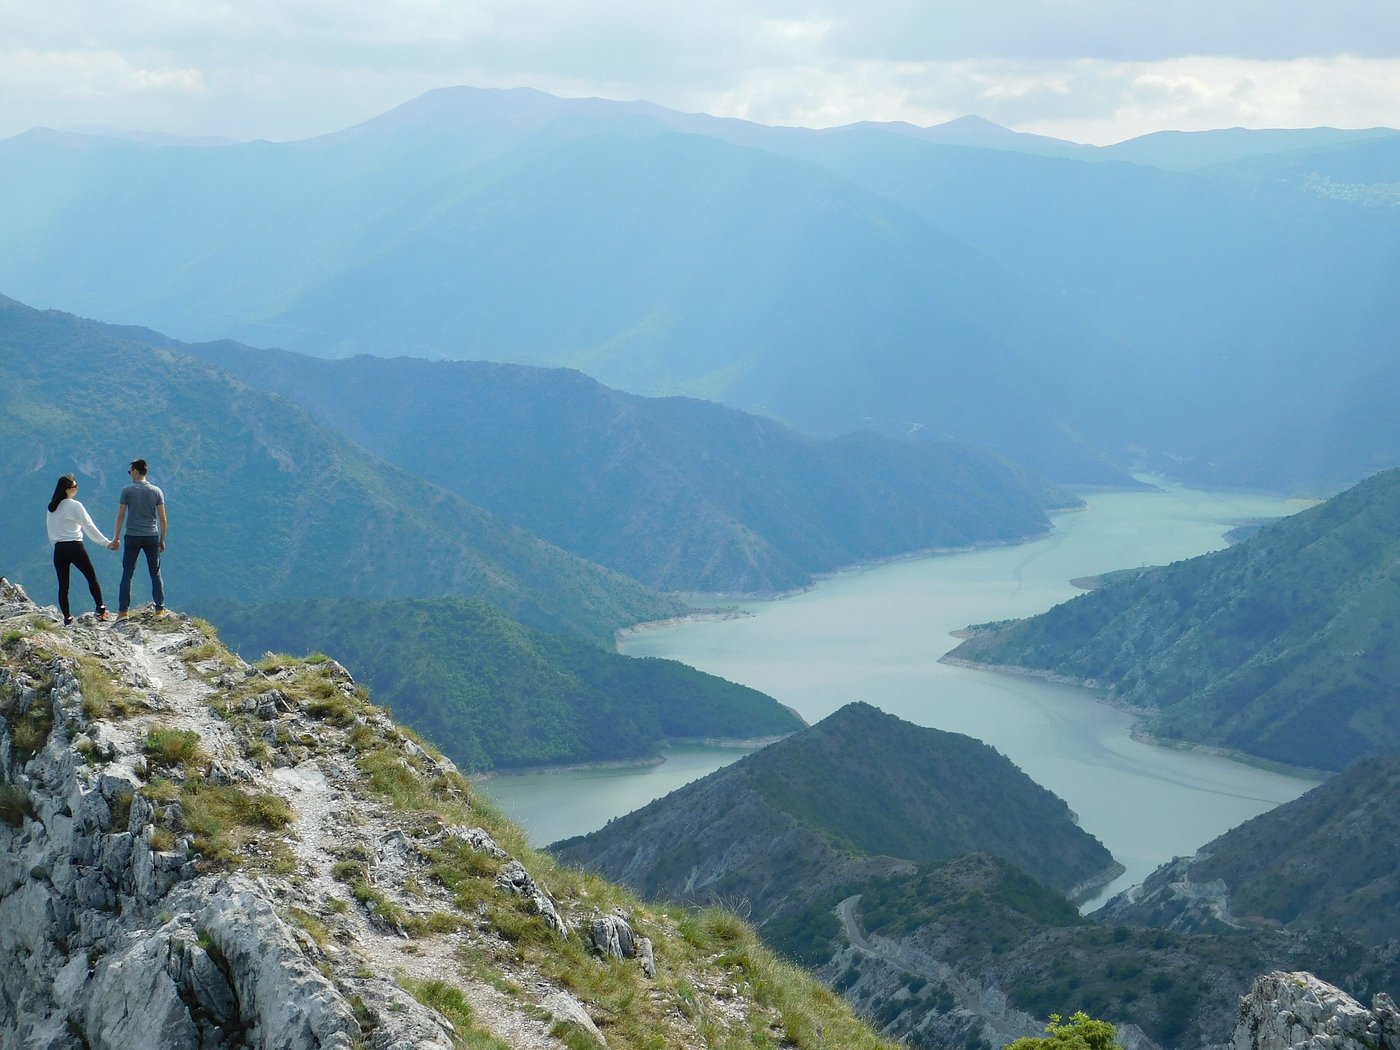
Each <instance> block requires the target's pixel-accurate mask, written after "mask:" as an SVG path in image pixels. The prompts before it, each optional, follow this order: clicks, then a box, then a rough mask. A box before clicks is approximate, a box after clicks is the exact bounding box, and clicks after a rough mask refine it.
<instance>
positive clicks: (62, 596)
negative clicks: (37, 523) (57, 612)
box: [53, 540, 102, 620]
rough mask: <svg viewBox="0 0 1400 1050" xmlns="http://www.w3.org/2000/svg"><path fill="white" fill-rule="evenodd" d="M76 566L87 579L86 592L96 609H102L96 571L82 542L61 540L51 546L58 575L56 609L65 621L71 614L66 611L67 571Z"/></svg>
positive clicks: (99, 585)
mask: <svg viewBox="0 0 1400 1050" xmlns="http://www.w3.org/2000/svg"><path fill="white" fill-rule="evenodd" d="M74 565H76V566H77V567H78V571H79V572H80V573H82V574H83V575H84V576H85V577H87V583H88V590H89V591H91V592H92V600H93V601H95V602H96V603H97V608H98V609H101V608H102V585H101V584H99V583H98V582H97V571H96V570H95V569H93V567H92V559H91V558H89V557H88V552H87V548H86V547H85V546H83V541H82V540H63V541H61V542H59V543H55V544H54V545H53V567H54V571H55V572H57V573H58V607H59V608H60V609H61V610H62V611H63V618H64V619H65V620H66V619H68V618H69V617H70V616H72V615H73V614H72V613H71V612H69V611H68V570H69V568H70V567H71V566H74Z"/></svg>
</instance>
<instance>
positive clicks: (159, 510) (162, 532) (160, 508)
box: [156, 503, 170, 550]
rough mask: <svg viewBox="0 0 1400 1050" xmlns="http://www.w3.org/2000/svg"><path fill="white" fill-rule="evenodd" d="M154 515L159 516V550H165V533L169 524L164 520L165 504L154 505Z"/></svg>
mask: <svg viewBox="0 0 1400 1050" xmlns="http://www.w3.org/2000/svg"><path fill="white" fill-rule="evenodd" d="M156 513H157V514H159V515H160V549H161V550H165V533H166V530H167V529H169V527H170V526H169V524H168V523H167V522H166V520H165V504H164V503H157V504H156Z"/></svg>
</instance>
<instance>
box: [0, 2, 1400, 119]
mask: <svg viewBox="0 0 1400 1050" xmlns="http://www.w3.org/2000/svg"><path fill="white" fill-rule="evenodd" d="M459 84H464V85H471V86H475V87H533V88H539V89H541V90H544V91H549V92H552V93H554V94H558V95H566V96H601V97H604V98H612V99H623V100H630V99H645V100H647V101H650V102H655V103H658V104H660V105H663V106H668V107H671V108H673V109H680V110H686V111H700V112H707V113H715V114H720V115H724V116H735V117H744V118H747V119H750V120H756V121H761V122H763V123H766V124H798V125H806V126H810V127H828V126H832V125H836V124H846V123H851V122H853V121H857V120H907V121H911V122H913V123H917V124H922V125H928V124H937V123H941V122H943V121H945V120H951V119H952V118H954V117H959V116H964V115H966V114H971V113H975V114H978V115H980V116H983V117H986V118H987V119H989V120H993V121H996V122H997V123H999V124H1004V125H1006V126H1008V127H1011V128H1014V129H1016V130H1019V131H1033V132H1038V133H1041V134H1047V135H1054V136H1057V137H1060V138H1067V139H1072V140H1074V141H1079V142H1095V143H1109V142H1117V141H1121V140H1123V139H1126V138H1131V137H1133V136H1135V135H1141V134H1145V133H1147V132H1150V131H1157V130H1162V129H1167V128H1176V129H1184V130H1198V129H1204V128H1216V127H1234V126H1244V127H1311V126H1316V125H1331V126H1334V127H1353V128H1354V127H1372V126H1377V125H1383V126H1387V127H1394V128H1400V0H1152V2H1145V0H702V2H699V3H695V2H687V3H677V2H675V0H586V2H579V0H456V2H453V0H226V2H202V0H0V137H7V136H9V135H13V134H16V133H18V132H21V131H24V130H26V129H28V128H30V127H34V126H36V125H42V126H47V127H74V126H91V125H107V126H115V127H120V128H131V129H141V130H149V131H160V132H169V133H174V134H182V135H223V136H231V137H235V138H258V137H261V138H270V139H293V138H303V137H307V136H311V135H316V134H321V133H324V132H328V131H334V130H337V129H339V128H342V127H346V126H348V125H351V124H354V123H358V122H359V121H361V120H365V119H367V118H369V117H371V116H374V115H376V114H378V113H381V112H383V111H384V110H387V109H390V108H392V107H393V106H395V105H398V104H399V103H402V102H406V101H407V100H409V99H410V98H413V97H414V96H416V95H419V94H421V93H422V92H424V91H427V90H429V89H431V88H437V87H447V86H452V85H459Z"/></svg>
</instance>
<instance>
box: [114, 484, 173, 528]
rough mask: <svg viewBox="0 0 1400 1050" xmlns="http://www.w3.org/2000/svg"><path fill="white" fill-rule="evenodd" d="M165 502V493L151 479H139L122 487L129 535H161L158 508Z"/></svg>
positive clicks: (122, 498)
mask: <svg viewBox="0 0 1400 1050" xmlns="http://www.w3.org/2000/svg"><path fill="white" fill-rule="evenodd" d="M164 502H165V493H163V492H161V490H160V489H158V488H156V487H155V486H154V485H152V484H151V483H150V482H149V481H137V482H135V483H133V484H131V485H128V486H127V487H126V488H124V489H122V494H121V505H122V506H123V507H125V508H126V534H127V535H128V536H159V535H160V518H159V516H158V515H157V514H156V508H157V507H159V506H160V505H161V504H162V503H164Z"/></svg>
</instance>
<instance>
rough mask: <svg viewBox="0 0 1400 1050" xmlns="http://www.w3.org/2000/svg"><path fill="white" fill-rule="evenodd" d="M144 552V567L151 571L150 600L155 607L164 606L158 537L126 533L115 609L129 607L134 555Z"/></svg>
mask: <svg viewBox="0 0 1400 1050" xmlns="http://www.w3.org/2000/svg"><path fill="white" fill-rule="evenodd" d="M142 551H145V552H146V568H147V569H149V570H150V571H151V600H152V601H154V602H155V603H156V608H157V609H164V608H165V584H164V583H162V582H161V578H160V537H159V536H133V535H131V533H127V534H126V536H125V537H124V539H123V542H122V583H121V586H120V587H119V588H118V589H117V610H118V611H119V612H126V611H127V610H128V609H130V608H131V575H132V573H134V572H135V571H136V556H137V555H138V554H139V553H141V552H142Z"/></svg>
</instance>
